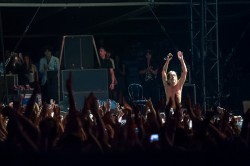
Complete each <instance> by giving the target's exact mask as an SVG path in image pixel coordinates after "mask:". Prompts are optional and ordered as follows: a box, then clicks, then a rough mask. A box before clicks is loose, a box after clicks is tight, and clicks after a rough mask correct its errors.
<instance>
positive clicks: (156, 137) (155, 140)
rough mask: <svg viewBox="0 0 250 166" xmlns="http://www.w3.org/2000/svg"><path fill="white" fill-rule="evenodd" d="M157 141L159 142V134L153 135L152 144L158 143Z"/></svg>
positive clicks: (151, 136)
mask: <svg viewBox="0 0 250 166" xmlns="http://www.w3.org/2000/svg"><path fill="white" fill-rule="evenodd" d="M157 141H159V134H151V135H150V142H157Z"/></svg>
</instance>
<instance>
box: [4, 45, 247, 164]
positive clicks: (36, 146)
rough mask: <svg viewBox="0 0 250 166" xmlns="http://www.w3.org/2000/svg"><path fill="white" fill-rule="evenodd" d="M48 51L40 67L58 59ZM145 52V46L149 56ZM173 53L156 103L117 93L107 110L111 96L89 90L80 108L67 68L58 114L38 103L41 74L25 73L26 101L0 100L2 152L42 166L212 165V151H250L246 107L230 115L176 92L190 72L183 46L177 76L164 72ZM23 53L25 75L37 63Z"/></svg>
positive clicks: (220, 154) (221, 155)
mask: <svg viewBox="0 0 250 166" xmlns="http://www.w3.org/2000/svg"><path fill="white" fill-rule="evenodd" d="M99 51H100V56H101V57H102V54H104V55H103V56H105V52H106V50H105V49H104V48H100V50H99ZM49 52H50V50H49V49H46V50H45V57H46V58H44V59H41V61H40V62H41V64H43V65H42V66H40V68H39V71H46V70H48V69H50V68H51V70H56V68H55V66H54V62H56V63H58V60H57V59H56V58H54V61H53V62H52V61H51V60H53V56H52V55H51V53H49ZM150 56H151V55H150V52H148V54H147V55H146V57H147V59H150V58H149V57H150ZM172 56H173V55H171V54H168V56H167V59H166V62H165V65H164V67H163V70H162V81H163V84H164V86H165V91H166V93H168V94H167V95H166V99H162V100H159V101H157V102H156V104H153V101H152V100H151V98H147V100H146V101H147V102H146V103H145V104H144V106H143V107H139V106H138V105H136V104H134V103H133V102H130V101H127V100H126V98H125V97H124V96H122V95H121V94H119V95H118V96H119V97H121V98H120V101H121V102H117V105H116V107H115V108H114V109H110V103H109V102H107V103H106V104H104V103H103V104H99V102H98V98H97V97H96V96H95V94H94V93H90V94H89V95H88V96H87V97H86V98H84V99H82V100H83V101H84V106H83V108H82V109H80V110H78V109H77V108H76V105H75V98H74V92H73V87H72V75H71V73H70V74H69V76H68V79H67V82H66V87H67V91H68V105H69V109H68V112H67V113H65V114H62V111H61V109H62V108H61V107H59V106H58V104H56V103H55V102H54V101H53V100H50V102H44V101H45V100H44V99H43V98H42V99H40V100H39V102H37V95H38V94H39V93H40V92H41V89H42V88H43V87H42V86H43V85H44V84H42V85H41V84H40V83H39V79H38V74H34V76H33V77H31V76H29V78H31V79H30V80H32V81H30V82H32V87H33V88H34V89H33V93H32V96H31V97H30V99H29V102H28V103H27V105H22V104H21V103H22V100H23V99H22V98H20V99H19V100H16V101H12V102H11V103H8V104H7V105H4V103H2V104H1V108H0V156H1V157H2V156H6V155H7V156H8V155H12V156H13V155H17V156H18V155H21V156H22V157H24V158H25V159H29V160H30V159H31V158H30V157H33V158H32V159H34V160H37V161H39V162H41V163H40V164H41V165H42V164H49V160H44V159H45V158H46V159H49V158H54V159H55V158H56V159H57V161H68V160H69V161H70V162H73V163H74V162H76V161H77V160H78V159H80V160H82V159H85V160H87V159H88V160H91V161H90V162H93V163H95V162H103V161H107V162H109V161H110V160H115V161H117V160H118V161H120V162H123V163H126V164H129V163H130V162H131V159H134V160H136V161H135V163H136V164H139V163H145V164H152V163H154V162H156V163H159V162H167V163H170V164H171V163H172V164H173V163H188V164H200V163H195V161H196V159H197V158H199V159H202V160H203V161H204V162H206V163H209V164H214V163H213V161H214V160H211V157H212V159H214V158H215V159H219V160H220V161H222V160H223V159H226V160H227V161H230V160H229V159H232V158H235V157H236V156H238V155H239V154H241V155H243V156H244V155H245V154H247V153H246V152H249V150H250V149H249V143H250V137H249V136H250V127H249V126H250V125H249V124H250V109H249V110H248V111H247V112H246V113H245V114H244V115H242V119H241V118H239V117H236V116H233V115H232V114H230V111H231V110H230V109H228V108H226V107H225V108H222V107H218V106H216V105H215V106H213V107H211V108H210V109H208V110H206V111H205V112H204V110H202V108H201V107H200V106H199V104H193V101H191V99H190V97H189V96H181V90H182V86H183V83H184V81H185V77H186V74H187V70H186V67H185V62H184V60H183V53H182V52H180V51H179V52H177V56H178V59H179V60H180V63H181V65H182V75H181V77H180V79H178V78H177V75H176V73H175V72H174V71H169V72H168V73H167V66H168V64H169V62H170V60H171V58H172ZM47 57H50V58H47ZM24 59H25V60H24V63H25V64H27V69H29V71H30V72H29V73H37V69H36V68H35V67H34V66H33V67H32V65H29V64H30V60H29V59H28V57H27V58H24ZM115 62H116V63H114V64H118V63H119V59H117V58H115ZM146 64H147V65H146V66H145V70H143V69H142V70H141V72H140V73H141V74H146V73H147V74H146V75H147V76H146V78H145V79H146V80H145V81H148V80H150V79H152V78H153V77H154V73H156V70H157V69H156V68H155V67H153V66H152V65H151V64H150V61H149V60H148V61H147V63H146ZM100 67H101V68H107V69H108V70H109V72H110V80H109V81H110V82H109V88H110V90H114V89H115V81H117V82H118V84H117V86H118V85H119V80H120V79H121V78H120V76H118V74H117V75H116V76H115V73H117V72H118V71H117V72H114V70H113V67H112V63H111V62H110V61H108V60H107V59H105V58H103V59H101V66H100ZM116 68H119V73H120V74H121V76H123V75H124V74H125V69H124V66H122V65H121V66H120V65H117V66H116ZM57 69H58V68H57ZM150 73H151V74H150ZM149 74H150V75H151V76H150V77H149V76H148V75H149ZM45 82H46V81H45ZM123 86H124V85H122V87H123ZM122 87H120V88H121V90H122ZM42 94H43V93H42ZM181 97H185V98H187V99H186V100H185V101H186V103H185V108H184V107H182V103H181ZM142 109H143V110H142ZM173 110H174V111H173ZM29 155H31V156H29ZM66 156H68V157H69V158H67V157H66ZM72 156H73V157H74V158H73V159H72ZM114 157H116V158H115V159H114ZM126 157H129V159H127V158H126ZM227 157H229V158H227ZM7 158H8V157H7ZM24 158H21V159H20V158H19V160H22V159H24ZM155 158H157V161H156V160H155ZM2 159H3V160H6V158H2ZM2 159H0V160H2ZM97 159H98V161H96V160H97ZM99 159H102V160H99ZM159 159H160V160H159ZM182 159H185V160H182ZM199 159H197V160H198V161H199ZM221 159H222V160H221ZM235 159H236V158H235ZM241 159H242V158H241ZM73 160H74V161H73ZM37 161H36V162H37ZM241 161H242V160H241ZM241 161H239V162H241ZM34 162H35V161H34ZM226 163H228V162H226ZM71 164H72V163H71ZM73 165H74V164H73Z"/></svg>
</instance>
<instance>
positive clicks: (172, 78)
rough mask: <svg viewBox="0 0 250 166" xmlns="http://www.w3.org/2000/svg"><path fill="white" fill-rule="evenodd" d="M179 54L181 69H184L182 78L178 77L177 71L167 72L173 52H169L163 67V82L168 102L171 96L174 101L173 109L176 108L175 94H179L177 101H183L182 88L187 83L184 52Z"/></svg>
mask: <svg viewBox="0 0 250 166" xmlns="http://www.w3.org/2000/svg"><path fill="white" fill-rule="evenodd" d="M177 56H178V59H179V61H180V63H181V69H182V73H181V77H180V79H178V77H177V73H176V72H175V71H169V72H167V70H168V65H169V62H170V60H171V59H172V58H173V55H172V54H171V53H169V54H168V56H167V58H166V62H165V64H164V66H163V69H162V82H163V85H164V90H165V94H166V104H168V102H169V100H170V98H171V99H172V102H173V103H172V108H173V109H176V104H175V102H176V101H175V95H176V96H177V100H178V101H177V102H178V103H181V95H182V88H183V85H184V83H185V80H186V76H187V67H186V64H185V61H184V59H183V52H181V51H178V52H177Z"/></svg>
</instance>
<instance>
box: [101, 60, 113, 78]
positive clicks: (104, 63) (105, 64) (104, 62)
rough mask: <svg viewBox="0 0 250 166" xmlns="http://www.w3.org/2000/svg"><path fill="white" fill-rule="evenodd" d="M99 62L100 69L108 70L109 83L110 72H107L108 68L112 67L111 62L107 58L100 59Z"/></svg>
mask: <svg viewBox="0 0 250 166" xmlns="http://www.w3.org/2000/svg"><path fill="white" fill-rule="evenodd" d="M100 64H101V66H100V67H99V68H100V69H105V68H106V69H107V72H108V80H109V83H111V82H112V80H111V75H110V72H109V69H111V68H113V67H112V63H111V61H110V60H109V59H106V58H105V59H100Z"/></svg>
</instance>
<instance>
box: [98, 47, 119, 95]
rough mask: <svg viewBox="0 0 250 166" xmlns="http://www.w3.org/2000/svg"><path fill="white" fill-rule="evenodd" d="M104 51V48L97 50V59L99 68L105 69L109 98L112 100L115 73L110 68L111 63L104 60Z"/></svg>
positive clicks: (111, 67)
mask: <svg viewBox="0 0 250 166" xmlns="http://www.w3.org/2000/svg"><path fill="white" fill-rule="evenodd" d="M106 53H107V52H106V49H105V48H104V47H100V48H99V57H100V68H107V69H108V75H109V98H110V99H113V98H114V96H113V94H114V89H115V80H116V79H115V73H114V69H113V66H112V63H111V61H110V60H109V59H107V58H106Z"/></svg>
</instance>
